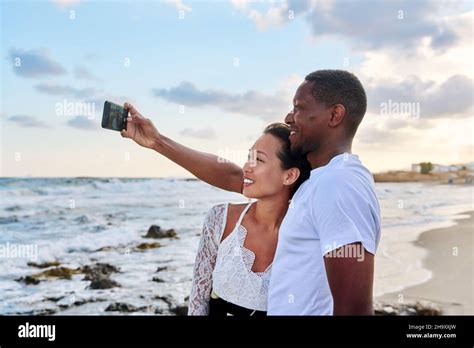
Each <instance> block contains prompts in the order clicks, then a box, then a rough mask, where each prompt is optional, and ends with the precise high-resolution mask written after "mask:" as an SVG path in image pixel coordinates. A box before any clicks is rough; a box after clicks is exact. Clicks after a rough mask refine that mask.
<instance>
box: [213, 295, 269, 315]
mask: <svg viewBox="0 0 474 348" xmlns="http://www.w3.org/2000/svg"><path fill="white" fill-rule="evenodd" d="M229 314H230V315H233V316H236V317H265V316H266V315H267V312H264V311H257V310H253V309H248V308H244V307H241V306H238V305H236V304H233V303H230V302H227V301H226V300H223V299H222V298H212V297H211V299H210V301H209V316H210V317H215V318H222V317H227V316H228V315H229Z"/></svg>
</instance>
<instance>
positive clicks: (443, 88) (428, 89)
mask: <svg viewBox="0 0 474 348" xmlns="http://www.w3.org/2000/svg"><path fill="white" fill-rule="evenodd" d="M473 95H474V80H473V79H472V78H469V77H467V76H464V75H453V76H451V77H449V78H448V79H446V80H445V81H444V82H442V83H435V82H434V81H423V80H421V79H420V78H419V77H416V76H410V77H408V78H406V79H405V80H403V81H401V82H393V81H378V82H377V85H375V86H370V87H368V88H367V98H368V101H369V106H368V109H369V111H372V112H374V113H378V114H380V113H381V109H382V107H383V108H385V110H386V108H387V106H388V105H393V108H391V109H392V110H396V108H398V109H399V110H397V111H396V112H395V113H399V112H400V109H401V108H402V105H401V103H406V104H404V105H407V106H409V105H408V104H413V103H418V105H419V110H420V112H419V115H418V116H420V117H421V118H426V119H432V118H442V117H446V116H453V115H456V116H458V117H470V116H472V108H473V105H474V100H473V98H472V96H473Z"/></svg>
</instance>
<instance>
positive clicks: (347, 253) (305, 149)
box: [122, 70, 380, 315]
mask: <svg viewBox="0 0 474 348" xmlns="http://www.w3.org/2000/svg"><path fill="white" fill-rule="evenodd" d="M293 104H294V107H293V110H292V112H290V113H289V114H288V115H287V116H286V118H285V122H286V123H287V124H288V125H289V126H290V127H291V130H292V132H291V135H290V141H291V149H292V151H294V152H295V153H300V154H304V155H306V156H307V159H308V161H309V162H310V164H311V167H312V169H313V170H312V171H311V176H310V178H309V179H308V180H307V181H306V182H305V183H303V185H301V187H300V188H299V189H298V191H297V192H296V193H295V195H294V197H293V200H292V202H291V204H290V208H289V209H288V212H287V214H286V215H285V218H284V219H283V222H282V224H281V226H280V232H279V237H278V246H277V251H276V254H275V259H274V262H273V266H272V276H271V281H270V288H269V295H268V296H269V297H268V314H269V315H331V314H334V315H368V314H373V304H372V288H373V277H374V254H375V251H376V248H377V245H378V242H379V239H380V208H379V205H378V201H377V198H376V195H375V188H374V182H373V178H372V175H371V174H370V172H369V171H368V170H367V169H366V168H365V167H364V166H363V165H362V163H361V162H360V161H359V159H358V157H357V156H356V155H353V154H351V148H352V140H353V138H354V136H355V134H356V131H357V128H358V126H359V124H360V122H361V121H362V118H363V117H364V114H365V111H366V108H367V99H366V95H365V91H364V89H363V87H362V85H361V83H360V81H359V80H358V79H357V77H355V76H354V75H353V74H351V73H349V72H346V71H342V70H319V71H315V72H313V73H311V74H309V75H308V76H306V78H305V81H304V82H303V83H302V84H301V85H300V86H299V87H298V89H297V91H296V94H295V96H294V99H293ZM125 107H127V108H129V109H130V114H131V116H132V117H131V118H130V121H129V124H128V129H127V131H124V132H122V136H124V137H127V138H132V139H133V140H135V142H137V143H138V144H140V145H142V146H144V147H147V148H151V149H154V150H156V151H157V152H159V153H161V154H162V155H164V156H166V157H168V158H169V159H170V160H172V161H173V162H175V163H177V164H179V165H180V166H182V167H184V168H186V169H187V170H189V171H190V172H191V173H193V174H194V175H195V176H197V177H198V178H200V179H201V180H203V181H205V182H207V183H209V184H211V185H213V186H216V187H219V188H222V189H225V190H229V191H235V192H242V181H243V173H242V169H241V168H240V167H238V166H237V165H235V164H232V163H220V162H221V161H218V160H217V157H216V156H214V155H211V154H206V153H202V152H198V151H195V150H192V149H189V148H187V147H185V146H183V145H180V144H178V143H176V142H174V141H172V140H171V139H169V138H166V137H165V136H163V135H162V134H160V133H159V132H158V131H157V130H156V128H155V127H154V126H153V124H152V123H151V121H150V120H148V119H146V118H143V117H142V116H141V115H140V114H139V113H138V112H137V111H136V110H135V108H134V107H133V106H131V105H130V104H126V105H125Z"/></svg>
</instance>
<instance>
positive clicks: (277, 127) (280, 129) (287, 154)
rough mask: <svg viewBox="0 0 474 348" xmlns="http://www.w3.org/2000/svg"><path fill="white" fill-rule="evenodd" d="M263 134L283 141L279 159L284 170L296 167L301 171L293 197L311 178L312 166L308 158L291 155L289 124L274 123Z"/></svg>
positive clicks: (294, 185) (294, 186) (295, 184)
mask: <svg viewBox="0 0 474 348" xmlns="http://www.w3.org/2000/svg"><path fill="white" fill-rule="evenodd" d="M263 134H271V135H273V136H274V137H277V138H278V139H279V140H280V141H281V143H282V146H281V149H280V151H279V152H278V158H279V159H280V161H281V167H282V168H283V169H285V170H286V169H290V168H295V167H296V168H298V169H299V170H300V176H299V178H298V180H296V182H295V183H294V184H293V190H292V192H291V196H293V194H294V193H295V192H296V190H297V189H298V187H300V185H301V184H302V183H303V182H304V181H305V180H306V179H308V178H309V174H310V172H311V165H310V164H309V162H308V160H307V159H306V156H304V155H302V156H297V155H294V154H292V153H291V149H290V147H291V143H290V126H288V125H287V124H285V123H281V122H276V123H272V124H270V125H268V126H267V127H266V128H265V130H264V131H263Z"/></svg>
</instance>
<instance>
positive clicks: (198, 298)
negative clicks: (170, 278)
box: [188, 204, 227, 315]
mask: <svg viewBox="0 0 474 348" xmlns="http://www.w3.org/2000/svg"><path fill="white" fill-rule="evenodd" d="M226 215H227V205H225V204H220V205H216V206H214V207H213V208H212V209H211V210H210V211H209V212H208V213H207V215H206V218H205V220H204V225H203V228H202V235H201V241H200V243H199V249H198V253H197V256H196V262H195V264H194V275H193V284H192V287H191V294H190V295H189V308H188V315H208V314H209V299H210V297H211V289H212V272H213V270H214V266H215V264H216V258H217V250H218V247H219V241H220V238H221V235H222V232H223V230H224V227H225V222H226Z"/></svg>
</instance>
